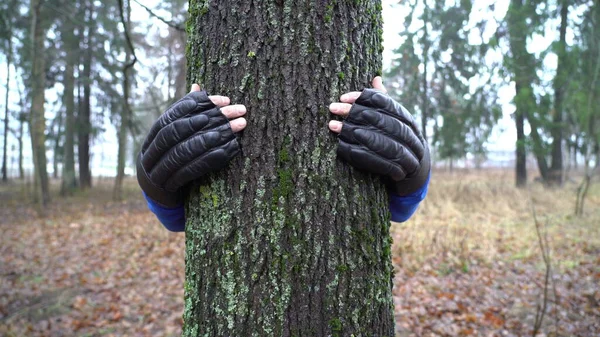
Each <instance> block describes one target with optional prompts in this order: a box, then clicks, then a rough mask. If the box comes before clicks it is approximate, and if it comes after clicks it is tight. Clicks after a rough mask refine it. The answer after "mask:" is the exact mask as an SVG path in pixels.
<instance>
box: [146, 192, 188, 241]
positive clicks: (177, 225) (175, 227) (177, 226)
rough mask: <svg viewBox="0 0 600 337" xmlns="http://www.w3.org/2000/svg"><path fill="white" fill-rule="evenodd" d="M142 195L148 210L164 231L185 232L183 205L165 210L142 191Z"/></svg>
mask: <svg viewBox="0 0 600 337" xmlns="http://www.w3.org/2000/svg"><path fill="white" fill-rule="evenodd" d="M142 193H143V194H144V198H146V203H147V204H148V208H149V209H150V211H151V212H152V213H154V215H156V217H157V218H158V220H159V221H160V223H162V224H163V226H165V228H166V229H168V230H170V231H171V232H183V231H184V230H185V208H184V207H183V205H181V206H177V207H175V208H166V207H163V206H161V205H159V204H157V203H156V202H155V201H154V200H152V199H150V197H148V196H147V195H146V193H144V192H143V191H142Z"/></svg>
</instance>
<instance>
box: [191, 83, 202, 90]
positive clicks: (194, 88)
mask: <svg viewBox="0 0 600 337" xmlns="http://www.w3.org/2000/svg"><path fill="white" fill-rule="evenodd" d="M194 91H200V85H199V84H198V83H194V84H192V89H191V90H190V92H194Z"/></svg>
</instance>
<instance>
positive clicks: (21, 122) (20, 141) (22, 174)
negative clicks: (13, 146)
mask: <svg viewBox="0 0 600 337" xmlns="http://www.w3.org/2000/svg"><path fill="white" fill-rule="evenodd" d="M24 124H25V117H23V116H21V118H20V120H19V137H18V138H17V142H18V144H19V180H24V179H25V170H24V169H23V133H24V132H25V131H23V125H24Z"/></svg>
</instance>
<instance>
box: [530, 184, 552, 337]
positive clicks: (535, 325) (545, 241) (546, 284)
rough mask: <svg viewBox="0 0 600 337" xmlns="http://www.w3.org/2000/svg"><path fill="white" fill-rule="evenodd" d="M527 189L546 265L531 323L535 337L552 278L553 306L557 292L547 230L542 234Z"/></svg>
mask: <svg viewBox="0 0 600 337" xmlns="http://www.w3.org/2000/svg"><path fill="white" fill-rule="evenodd" d="M528 191H529V203H530V206H531V214H532V216H533V221H534V225H535V232H536V234H537V238H538V244H539V246H540V250H541V252H542V259H543V260H544V266H545V267H546V272H545V274H544V284H543V293H542V299H541V303H538V305H537V308H536V313H535V321H534V323H533V331H532V334H531V336H533V337H535V336H536V335H537V334H538V332H539V331H540V329H541V327H542V323H543V322H544V316H545V315H546V312H547V311H548V302H549V298H548V297H549V295H548V292H549V290H550V281H551V280H552V283H553V285H552V287H553V290H554V297H555V298H554V303H555V306H556V305H558V302H557V301H558V298H557V292H556V285H555V284H554V280H553V277H552V261H551V260H550V248H549V245H548V235H547V232H546V231H544V233H543V234H542V229H541V227H542V224H541V223H540V221H539V220H538V218H537V212H536V209H535V204H534V203H533V198H532V197H531V190H530V189H528ZM555 319H556V320H555V326H557V325H558V316H556V317H555Z"/></svg>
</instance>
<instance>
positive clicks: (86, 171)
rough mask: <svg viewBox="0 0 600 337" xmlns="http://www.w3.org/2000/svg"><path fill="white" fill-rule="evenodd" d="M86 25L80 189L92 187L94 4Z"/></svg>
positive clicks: (79, 114)
mask: <svg viewBox="0 0 600 337" xmlns="http://www.w3.org/2000/svg"><path fill="white" fill-rule="evenodd" d="M87 16H88V17H87V20H86V23H87V24H88V27H87V29H86V34H85V36H86V40H87V46H86V49H85V53H84V56H83V72H82V75H83V76H82V77H83V78H82V79H81V80H82V82H83V104H82V105H81V108H80V109H79V113H78V116H77V117H78V126H79V127H78V133H77V136H78V137H77V138H78V141H79V143H78V144H77V145H78V159H79V185H80V187H81V188H82V189H87V188H90V187H92V172H91V170H90V133H91V131H92V124H91V122H90V115H91V104H90V95H91V84H92V78H91V77H92V76H91V75H92V61H93V50H92V49H93V48H92V42H93V35H94V30H95V29H96V28H95V24H94V2H93V1H90V2H89V3H88V15H87Z"/></svg>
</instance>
